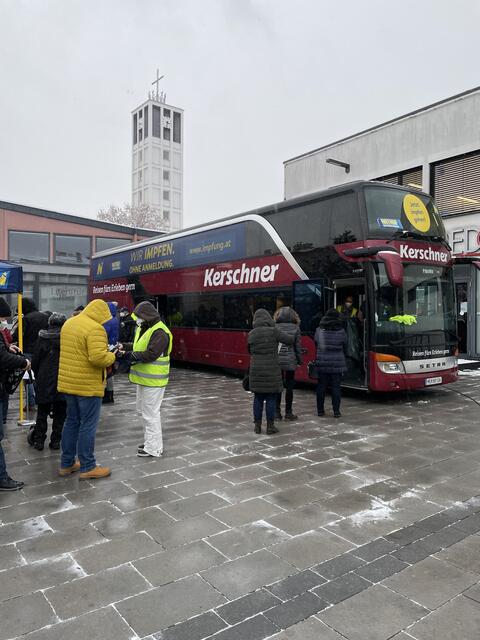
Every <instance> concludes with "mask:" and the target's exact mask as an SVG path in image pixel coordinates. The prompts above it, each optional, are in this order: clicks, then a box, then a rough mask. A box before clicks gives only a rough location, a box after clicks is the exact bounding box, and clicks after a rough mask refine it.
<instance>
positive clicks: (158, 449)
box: [119, 301, 173, 457]
mask: <svg viewBox="0 0 480 640" xmlns="http://www.w3.org/2000/svg"><path fill="white" fill-rule="evenodd" d="M132 318H133V319H134V320H135V322H136V323H137V325H138V326H137V329H136V332H135V338H134V341H133V343H125V344H123V345H120V346H119V348H120V350H121V351H120V354H121V355H124V356H125V357H126V358H128V360H129V361H130V364H131V366H130V375H129V377H130V382H133V384H136V385H137V411H138V413H139V414H140V415H141V417H142V424H143V435H144V441H143V443H142V444H140V445H139V446H138V449H137V455H138V456H140V457H159V456H161V455H162V454H163V436H162V423H161V418H160V409H161V406H162V401H163V396H164V393H165V388H166V386H167V384H168V379H169V374H170V353H171V351H172V345H173V336H172V334H171V333H170V329H169V328H168V327H167V325H166V324H165V323H164V322H162V321H161V320H160V315H159V313H158V311H157V310H156V309H155V307H154V306H153V304H152V303H151V302H147V301H145V302H140V304H139V305H137V306H136V307H135V309H134V311H133V313H132Z"/></svg>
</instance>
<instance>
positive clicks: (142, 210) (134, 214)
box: [97, 202, 167, 231]
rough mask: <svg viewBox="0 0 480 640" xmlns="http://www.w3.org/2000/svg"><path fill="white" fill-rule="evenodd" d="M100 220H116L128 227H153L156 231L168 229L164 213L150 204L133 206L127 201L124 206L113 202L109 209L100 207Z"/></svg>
mask: <svg viewBox="0 0 480 640" xmlns="http://www.w3.org/2000/svg"><path fill="white" fill-rule="evenodd" d="M97 218H98V220H104V221H105V222H114V223H115V224H122V225H125V226H127V227H137V228H139V229H153V230H154V231H166V230H167V228H166V227H167V225H165V223H164V221H163V218H162V215H161V214H160V213H158V211H156V210H155V209H153V207H151V206H150V205H149V204H140V205H138V206H135V207H133V206H132V205H131V204H129V203H128V202H126V203H125V204H124V205H123V207H118V206H117V205H114V204H111V205H110V206H109V207H108V208H107V209H100V211H99V212H98V213H97Z"/></svg>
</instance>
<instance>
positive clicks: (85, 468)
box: [57, 300, 115, 480]
mask: <svg viewBox="0 0 480 640" xmlns="http://www.w3.org/2000/svg"><path fill="white" fill-rule="evenodd" d="M111 317H112V315H111V313H110V310H109V308H108V305H107V303H106V302H105V301H104V300H92V301H91V302H89V303H88V304H87V306H86V307H85V309H84V310H83V311H82V312H81V313H79V314H78V316H75V317H73V318H69V319H68V320H67V321H66V322H65V324H64V325H63V327H62V330H61V332H60V364H59V367H58V385H57V390H58V392H59V393H64V394H65V399H66V401H67V416H66V418H65V423H64V425H63V432H62V457H61V460H60V469H59V471H58V474H59V475H60V476H63V477H65V476H69V475H70V474H71V473H74V472H75V471H80V480H96V479H99V478H106V477H107V476H109V475H110V474H111V469H110V468H109V467H102V466H97V463H96V460H95V434H96V432H97V426H98V422H99V420H100V410H101V408H102V398H103V395H104V393H105V377H106V369H107V368H108V367H111V366H112V365H113V363H114V362H115V354H114V353H111V352H110V351H109V350H108V343H107V334H106V332H105V329H104V327H103V325H104V324H105V322H107V320H110V318H111ZM77 454H78V459H79V461H76V460H75V456H76V455H77Z"/></svg>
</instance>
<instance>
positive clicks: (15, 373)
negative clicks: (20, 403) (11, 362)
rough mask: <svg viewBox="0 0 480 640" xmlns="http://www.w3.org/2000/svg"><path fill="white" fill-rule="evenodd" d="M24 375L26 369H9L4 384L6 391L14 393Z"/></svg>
mask: <svg viewBox="0 0 480 640" xmlns="http://www.w3.org/2000/svg"><path fill="white" fill-rule="evenodd" d="M24 375H25V370H24V369H10V370H9V371H7V373H6V375H5V377H4V379H3V384H2V387H3V390H4V392H5V393H8V395H9V396H11V395H12V394H14V393H15V391H16V390H17V388H18V387H19V386H20V383H21V382H22V380H23V376H24Z"/></svg>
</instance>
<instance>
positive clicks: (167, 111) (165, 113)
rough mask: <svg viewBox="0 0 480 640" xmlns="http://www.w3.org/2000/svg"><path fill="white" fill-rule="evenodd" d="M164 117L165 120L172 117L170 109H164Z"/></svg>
mask: <svg viewBox="0 0 480 640" xmlns="http://www.w3.org/2000/svg"><path fill="white" fill-rule="evenodd" d="M163 117H164V118H170V117H171V114H170V109H164V110H163Z"/></svg>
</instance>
